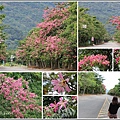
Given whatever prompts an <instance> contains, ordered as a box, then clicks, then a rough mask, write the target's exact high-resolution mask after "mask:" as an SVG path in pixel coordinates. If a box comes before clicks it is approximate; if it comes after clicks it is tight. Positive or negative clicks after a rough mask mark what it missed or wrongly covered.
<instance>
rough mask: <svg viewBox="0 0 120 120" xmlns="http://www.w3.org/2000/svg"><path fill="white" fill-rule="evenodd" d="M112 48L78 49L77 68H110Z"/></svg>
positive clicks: (88, 69)
mask: <svg viewBox="0 0 120 120" xmlns="http://www.w3.org/2000/svg"><path fill="white" fill-rule="evenodd" d="M111 62H112V50H110V49H108V50H107V49H104V50H97V49H96V50H92V49H90V50H79V58H78V70H79V71H93V70H94V69H95V70H100V71H106V70H111V69H112V66H111V64H112V63H111Z"/></svg>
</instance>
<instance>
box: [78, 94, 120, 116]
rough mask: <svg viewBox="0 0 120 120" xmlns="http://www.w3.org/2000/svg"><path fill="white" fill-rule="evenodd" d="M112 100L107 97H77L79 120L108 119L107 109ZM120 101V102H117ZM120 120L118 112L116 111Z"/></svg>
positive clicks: (110, 97)
mask: <svg viewBox="0 0 120 120" xmlns="http://www.w3.org/2000/svg"><path fill="white" fill-rule="evenodd" d="M111 100H112V96H109V95H85V96H79V105H78V111H79V112H78V117H79V118H108V116H107V113H108V107H109V104H110V102H111ZM119 101H120V100H119ZM118 117H119V118H120V110H119V111H118Z"/></svg>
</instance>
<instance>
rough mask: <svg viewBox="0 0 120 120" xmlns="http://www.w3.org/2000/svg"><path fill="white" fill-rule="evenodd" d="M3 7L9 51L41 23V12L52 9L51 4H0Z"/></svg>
mask: <svg viewBox="0 0 120 120" xmlns="http://www.w3.org/2000/svg"><path fill="white" fill-rule="evenodd" d="M0 5H4V7H5V8H4V10H3V12H2V13H3V14H6V18H5V19H4V21H3V22H4V24H6V25H8V28H7V29H6V30H5V32H7V33H8V35H9V39H8V40H7V41H6V43H7V44H8V48H9V49H14V48H15V47H16V45H17V44H18V40H22V39H23V38H25V36H26V35H27V34H28V32H29V31H30V30H31V29H32V28H33V27H36V25H37V24H38V23H39V22H41V21H42V18H43V10H44V9H45V8H46V7H54V3H53V2H0Z"/></svg>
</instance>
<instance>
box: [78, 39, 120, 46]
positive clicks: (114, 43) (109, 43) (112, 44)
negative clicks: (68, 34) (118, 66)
mask: <svg viewBox="0 0 120 120" xmlns="http://www.w3.org/2000/svg"><path fill="white" fill-rule="evenodd" d="M116 47H117V48H118V47H120V43H117V42H116V41H114V42H113V41H109V42H107V43H104V44H101V45H94V46H89V47H80V48H116Z"/></svg>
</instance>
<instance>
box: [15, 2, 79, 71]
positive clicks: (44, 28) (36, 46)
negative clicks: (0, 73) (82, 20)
mask: <svg viewBox="0 0 120 120" xmlns="http://www.w3.org/2000/svg"><path fill="white" fill-rule="evenodd" d="M43 19H44V20H43V22H41V23H39V24H38V25H37V27H36V28H35V29H33V30H32V31H31V32H30V33H29V35H28V36H27V37H26V39H25V40H24V41H23V43H22V44H21V46H20V47H19V49H18V51H17V52H16V55H17V58H18V60H22V61H24V62H25V63H26V64H27V65H28V66H32V65H33V66H37V67H40V68H52V69H55V68H58V69H59V68H64V69H76V61H77V60H76V53H77V52H76V46H77V40H76V38H77V37H76V36H77V27H76V24H77V23H76V21H77V3H76V2H71V3H59V4H57V5H56V7H55V8H47V9H45V10H44V15H43ZM69 22H70V23H71V24H69Z"/></svg>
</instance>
